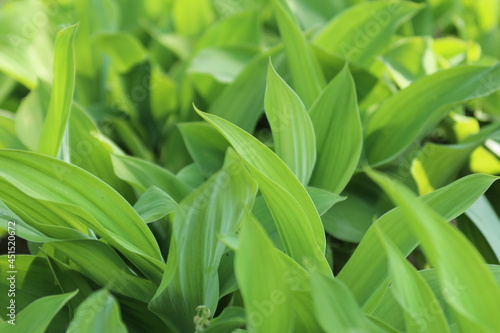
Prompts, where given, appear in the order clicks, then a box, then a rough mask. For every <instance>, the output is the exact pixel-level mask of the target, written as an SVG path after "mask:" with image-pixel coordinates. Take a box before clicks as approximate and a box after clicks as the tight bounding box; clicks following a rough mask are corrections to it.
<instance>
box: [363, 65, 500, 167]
mask: <svg viewBox="0 0 500 333" xmlns="http://www.w3.org/2000/svg"><path fill="white" fill-rule="evenodd" d="M498 75H500V65H496V66H492V67H481V66H461V67H457V68H451V69H447V70H442V71H440V72H437V73H435V74H433V75H429V76H426V77H423V78H421V79H419V80H417V81H415V82H414V83H413V84H412V85H410V86H409V87H408V88H406V89H404V90H402V91H400V92H399V93H397V94H396V95H394V96H392V97H391V98H389V99H388V100H387V101H386V102H385V103H384V104H383V105H382V106H381V107H380V108H379V109H378V110H376V111H375V112H374V113H373V115H372V116H371V117H370V119H368V121H367V124H366V126H365V149H366V155H367V158H368V162H369V163H370V165H372V166H378V165H382V164H385V163H388V162H390V161H392V160H393V159H394V158H396V157H397V156H398V155H399V154H401V153H402V152H403V151H404V150H405V149H406V148H408V146H409V145H410V144H411V143H413V142H415V140H418V139H420V138H422V136H423V135H425V134H427V132H428V131H429V129H430V128H432V127H433V126H435V125H436V124H437V123H438V122H439V120H441V118H442V117H443V116H444V115H445V114H446V113H448V110H447V109H446V108H443V107H444V106H447V105H449V104H452V103H459V102H464V101H467V100H470V99H473V98H477V97H482V96H486V95H488V94H491V93H492V92H494V91H496V90H498V89H499V88H500V84H499V83H498V82H495V81H494V80H493V79H492V78H494V77H495V76H498ZM408 101H412V103H408ZM403 110H404V112H403ZM387 133H390V135H389V134H387Z"/></svg>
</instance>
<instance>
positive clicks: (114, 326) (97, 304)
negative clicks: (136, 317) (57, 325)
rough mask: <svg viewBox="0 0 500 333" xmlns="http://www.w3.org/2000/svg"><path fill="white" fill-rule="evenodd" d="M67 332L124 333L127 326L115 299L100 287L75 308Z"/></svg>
mask: <svg viewBox="0 0 500 333" xmlns="http://www.w3.org/2000/svg"><path fill="white" fill-rule="evenodd" d="M66 332H68V333H80V332H82V333H83V332H117V333H126V332H128V331H127V328H126V326H125V325H124V324H123V322H122V319H121V316H120V307H119V305H118V302H117V301H116V299H115V298H114V297H113V296H112V295H111V294H110V293H109V292H108V291H107V290H106V289H102V290H99V291H96V292H95V293H93V294H92V295H90V296H89V297H88V298H87V299H86V300H85V301H84V302H83V303H82V304H81V305H80V306H79V307H78V309H77V310H76V313H75V318H74V319H73V320H72V321H71V323H70V325H69V327H68V330H67V331H66Z"/></svg>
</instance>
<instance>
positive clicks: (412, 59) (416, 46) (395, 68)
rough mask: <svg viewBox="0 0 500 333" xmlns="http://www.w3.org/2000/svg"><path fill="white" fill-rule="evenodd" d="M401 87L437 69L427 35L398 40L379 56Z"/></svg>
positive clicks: (430, 41)
mask: <svg viewBox="0 0 500 333" xmlns="http://www.w3.org/2000/svg"><path fill="white" fill-rule="evenodd" d="M380 59H381V60H382V62H384V64H385V65H386V66H387V68H388V69H389V72H390V73H391V75H392V77H393V78H394V80H395V81H396V83H397V84H398V86H399V87H400V88H401V89H404V88H406V87H408V86H409V85H410V84H411V83H412V82H413V81H415V80H416V79H418V78H420V77H422V76H425V75H429V74H432V73H434V72H436V71H437V62H436V58H435V56H434V52H433V51H432V39H431V38H429V37H410V38H405V39H402V40H399V41H398V42H396V43H395V44H394V45H392V46H391V48H390V49H389V50H387V51H386V52H385V53H384V54H383V55H382V57H381V58H380Z"/></svg>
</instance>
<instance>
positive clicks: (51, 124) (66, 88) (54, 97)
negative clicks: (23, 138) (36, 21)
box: [37, 25, 78, 157]
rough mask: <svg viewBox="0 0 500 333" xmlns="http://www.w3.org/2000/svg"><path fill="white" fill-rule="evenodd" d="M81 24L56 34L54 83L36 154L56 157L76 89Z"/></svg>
mask: <svg viewBox="0 0 500 333" xmlns="http://www.w3.org/2000/svg"><path fill="white" fill-rule="evenodd" d="M77 28H78V25H72V26H70V27H67V28H65V29H63V30H61V31H59V32H58V33H57V36H56V43H55V51H54V84H53V88H52V93H51V95H50V104H49V109H48V111H47V116H46V117H45V123H44V125H43V129H42V133H41V135H40V142H39V144H38V148H37V151H38V152H40V153H42V154H46V155H50V156H54V157H55V156H57V154H58V153H59V149H60V148H61V143H62V141H63V137H64V133H65V132H66V126H67V123H68V119H69V113H70V110H71V103H72V102H73V90H74V86H75V56H74V50H73V40H74V38H75V33H76V29H77Z"/></svg>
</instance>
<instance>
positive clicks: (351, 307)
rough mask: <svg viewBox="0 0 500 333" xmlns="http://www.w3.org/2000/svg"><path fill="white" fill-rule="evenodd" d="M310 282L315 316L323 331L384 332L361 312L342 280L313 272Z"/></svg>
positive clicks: (330, 332)
mask: <svg viewBox="0 0 500 333" xmlns="http://www.w3.org/2000/svg"><path fill="white" fill-rule="evenodd" d="M311 284H312V296H313V300H314V309H315V311H316V316H317V318H318V321H319V323H320V325H321V327H322V328H323V330H325V332H328V333H335V332H351V331H356V332H358V331H359V332H385V331H384V330H382V329H381V328H380V327H378V326H377V325H375V324H374V323H372V322H371V321H370V320H369V319H368V318H367V317H366V316H365V315H364V314H363V312H362V310H361V308H360V307H359V305H358V304H357V302H356V299H355V298H354V296H353V295H352V294H351V293H350V291H349V289H348V288H347V287H346V286H345V285H344V284H343V283H342V281H339V280H337V279H332V278H329V277H325V276H322V275H320V274H317V273H315V274H312V276H311Z"/></svg>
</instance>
